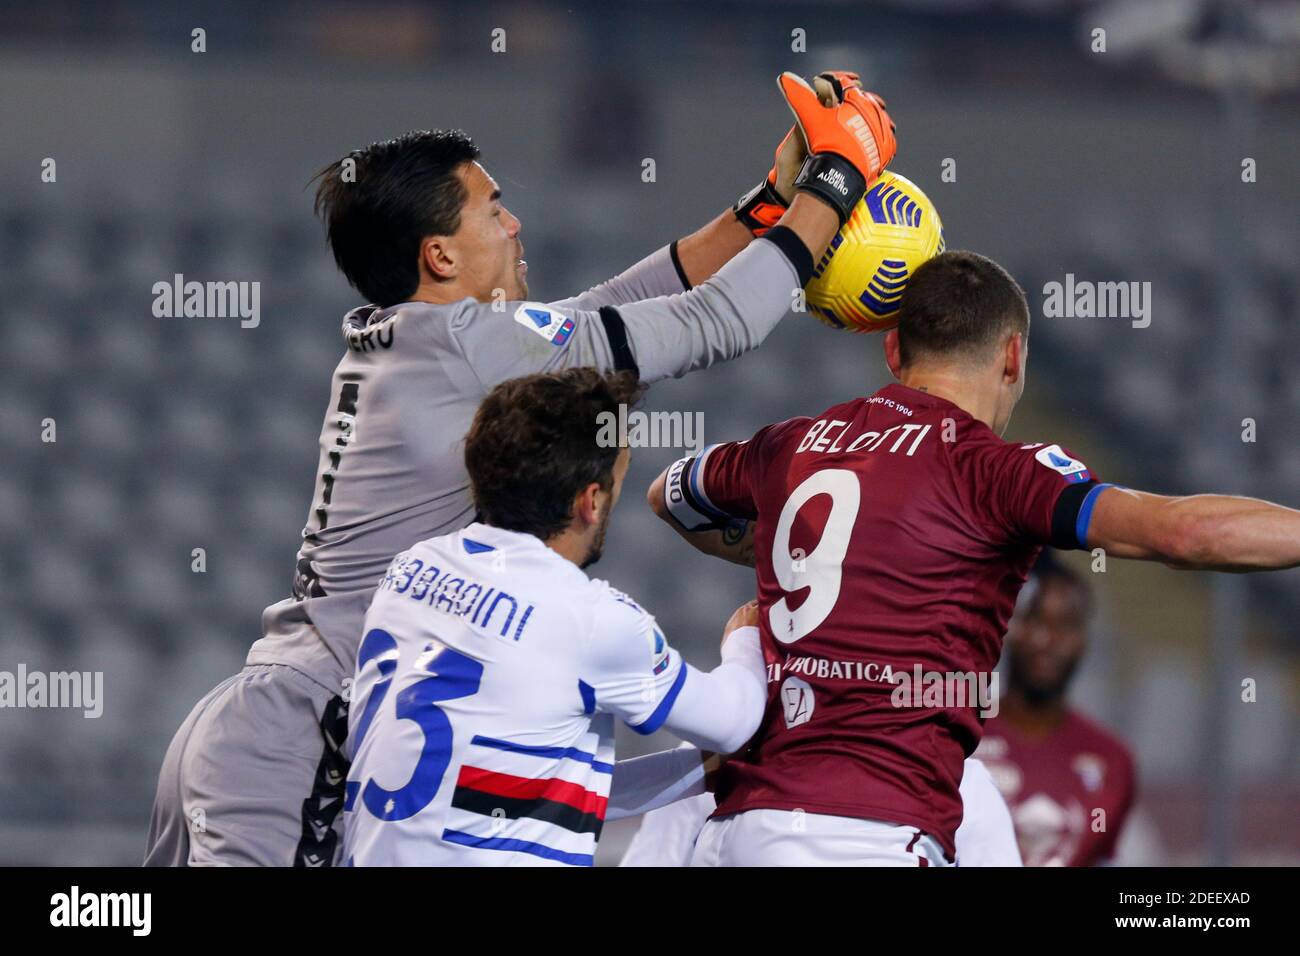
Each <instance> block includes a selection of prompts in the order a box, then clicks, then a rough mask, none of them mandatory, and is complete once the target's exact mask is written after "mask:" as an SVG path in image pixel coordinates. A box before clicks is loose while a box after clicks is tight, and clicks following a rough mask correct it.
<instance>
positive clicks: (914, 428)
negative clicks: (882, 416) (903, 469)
mask: <svg viewBox="0 0 1300 956" xmlns="http://www.w3.org/2000/svg"><path fill="white" fill-rule="evenodd" d="M849 424H850V423H849V422H842V421H840V420H839V419H838V418H832V419H830V420H827V419H825V418H819V419H817V421H815V422H813V423H812V425H810V426H809V428H808V431H807V432H806V433H805V434H804V436H803V439H802V440H801V441H800V442H799V447H798V448H796V449H795V454H796V455H797V454H800V453H802V452H805V451H812V452H818V453H820V454H827V455H833V454H836V453H838V452H845V453H848V452H855V451H876V450H877V449H879V448H881V447H882V446H883V445H884V444H885V442H886V441H888V439H889V437H890V436H891V435H893V434H894V433H895V432H897V433H898V435H897V437H896V438H894V441H893V443H892V444H891V445H890V446H889V452H890V453H891V454H893V453H894V452H897V451H898V450H899V449H901V448H903V447H904V446H906V451H905V452H904V454H906V455H907V456H908V457H909V458H910V457H911V456H912V455H914V454H916V449H917V448H918V447H920V444H921V441H922V440H923V439H924V438H925V436H926V435H927V434H929V432H930V428H931V426H930V425H917V424H906V425H890V426H889V427H888V428H886V429H885V430H884V431H881V432H877V431H870V432H863V433H862V434H860V435H857V436H855V437H854V438H853V440H852V441H847V442H846V441H845V432H846V431H847V430H848V427H849Z"/></svg>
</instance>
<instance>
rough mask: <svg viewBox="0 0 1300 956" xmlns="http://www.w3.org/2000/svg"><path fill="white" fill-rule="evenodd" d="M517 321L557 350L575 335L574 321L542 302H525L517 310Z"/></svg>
mask: <svg viewBox="0 0 1300 956" xmlns="http://www.w3.org/2000/svg"><path fill="white" fill-rule="evenodd" d="M515 321H516V322H518V323H519V324H520V325H522V326H523V327H524V328H526V329H531V330H532V331H533V332H536V333H537V334H538V335H540V336H541V337H542V338H544V339H546V341H548V342H550V343H551V344H552V345H554V346H556V347H557V348H558V347H559V346H561V345H563V344H564V343H565V342H567V341H569V336H571V335H572V334H573V319H571V318H569V317H568V316H567V315H565V314H564V313H562V312H559V311H558V310H556V309H552V308H550V307H549V306H545V305H542V303H540V302H525V303H524V304H523V305H521V306H520V307H519V308H517V309H515Z"/></svg>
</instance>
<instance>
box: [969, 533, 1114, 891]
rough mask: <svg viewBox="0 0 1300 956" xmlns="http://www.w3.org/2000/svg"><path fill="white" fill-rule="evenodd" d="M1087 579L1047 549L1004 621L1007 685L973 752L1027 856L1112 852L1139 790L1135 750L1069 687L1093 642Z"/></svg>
mask: <svg viewBox="0 0 1300 956" xmlns="http://www.w3.org/2000/svg"><path fill="white" fill-rule="evenodd" d="M1091 610H1092V594H1091V591H1090V589H1089V587H1088V585H1087V582H1086V581H1084V580H1083V579H1082V578H1080V577H1079V576H1078V575H1077V574H1075V573H1074V572H1073V571H1072V570H1070V569H1069V568H1068V567H1066V566H1065V565H1063V564H1061V563H1060V562H1058V561H1056V560H1055V559H1053V558H1052V556H1051V552H1050V551H1044V552H1043V555H1042V556H1041V557H1040V558H1039V559H1038V563H1037V564H1036V565H1034V570H1033V573H1032V574H1031V575H1030V577H1029V581H1028V582H1027V583H1026V585H1025V589H1024V590H1023V591H1021V592H1020V605H1019V608H1018V610H1017V611H1016V614H1015V616H1013V617H1012V619H1011V624H1010V626H1009V627H1008V628H1007V639H1006V640H1007V664H1006V668H1005V670H1006V675H1007V687H1006V692H1005V693H1004V694H1003V695H1002V699H1001V703H1000V705H999V709H998V713H997V716H995V717H992V718H990V719H989V720H988V721H986V722H985V724H984V737H983V739H981V740H980V745H979V749H978V750H977V751H976V753H977V755H978V756H979V757H980V758H981V759H982V760H984V762H985V763H986V765H987V766H988V768H989V772H990V773H991V774H992V775H993V782H994V783H996V784H997V786H998V789H999V790H1000V791H1001V792H1002V795H1003V796H1004V797H1005V798H1006V800H1007V803H1008V804H1009V805H1010V806H1011V817H1012V820H1013V821H1014V822H1015V827H1016V837H1017V839H1018V841H1019V843H1020V854H1021V856H1022V857H1023V858H1024V861H1025V865H1026V866H1092V865H1094V864H1097V863H1104V862H1107V861H1109V860H1110V859H1111V858H1112V857H1113V855H1114V853H1115V847H1116V845H1117V843H1118V841H1119V839H1120V834H1121V833H1122V832H1123V830H1124V825H1125V823H1126V822H1127V820H1128V815H1129V811H1130V809H1131V808H1132V806H1133V803H1134V800H1135V799H1136V788H1137V781H1136V775H1135V772H1134V767H1133V757H1132V755H1131V754H1130V753H1129V750H1128V748H1127V747H1126V746H1124V744H1123V742H1121V741H1120V740H1119V739H1118V738H1116V737H1115V736H1114V735H1113V734H1111V733H1109V732H1108V731H1106V730H1104V729H1102V728H1101V727H1100V726H1098V725H1097V724H1095V723H1093V722H1092V721H1091V720H1089V719H1088V718H1086V717H1084V716H1083V715H1082V714H1080V713H1079V712H1078V711H1077V710H1073V709H1072V708H1070V706H1069V704H1068V701H1067V697H1068V694H1069V689H1070V682H1071V680H1072V679H1073V678H1074V675H1075V672H1076V670H1077V669H1078V666H1079V663H1080V661H1081V660H1082V659H1083V654H1084V652H1085V651H1086V650H1087V646H1088V618H1089V615H1090V612H1091Z"/></svg>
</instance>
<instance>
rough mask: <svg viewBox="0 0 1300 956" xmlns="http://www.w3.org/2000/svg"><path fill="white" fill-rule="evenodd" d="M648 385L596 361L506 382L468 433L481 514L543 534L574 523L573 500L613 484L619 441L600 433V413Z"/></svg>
mask: <svg viewBox="0 0 1300 956" xmlns="http://www.w3.org/2000/svg"><path fill="white" fill-rule="evenodd" d="M643 392H644V387H643V386H642V385H641V384H640V383H639V382H638V381H637V379H636V376H635V375H633V374H631V373H630V372H614V373H610V374H603V373H601V372H598V371H596V370H595V369H592V368H575V369H565V370H564V371H560V372H545V373H541V374H538V375H526V376H524V377H523V378H515V379H511V380H509V381H507V382H502V383H501V384H500V385H498V386H497V387H496V388H494V389H492V391H491V392H489V393H488V396H487V397H486V398H485V399H483V403H482V404H481V405H479V408H478V411H477V412H476V413H475V415H474V422H473V424H472V425H471V426H470V429H469V434H468V435H466V436H465V467H466V468H467V469H468V470H469V480H470V487H471V490H472V491H473V494H474V504H475V506H476V507H477V508H478V513H479V520H481V521H484V522H486V523H487V524H490V525H493V526H494V527H497V528H505V529H506V530H508V531H522V532H526V533H528V534H532V535H536V536H537V537H538V538H541V539H542V540H543V541H545V540H547V539H548V538H551V537H553V536H554V535H556V534H559V533H560V532H561V531H563V530H564V529H565V528H567V527H568V526H569V522H570V520H571V519H572V517H573V499H574V497H575V496H576V495H577V494H578V492H579V491H581V490H582V489H583V488H586V487H587V486H588V485H590V484H591V483H593V482H595V483H597V484H599V485H600V486H601V487H602V488H604V489H606V490H608V489H609V488H611V487H613V483H614V462H615V461H616V460H617V459H618V453H619V448H618V447H617V446H611V447H608V448H603V447H601V446H600V444H598V442H597V440H596V436H597V432H598V430H599V429H598V419H597V416H598V415H600V414H601V413H602V412H610V413H613V414H615V415H617V414H618V407H619V405H626V406H629V407H630V406H632V405H635V404H636V402H637V401H638V400H639V399H640V398H641V395H642V394H643Z"/></svg>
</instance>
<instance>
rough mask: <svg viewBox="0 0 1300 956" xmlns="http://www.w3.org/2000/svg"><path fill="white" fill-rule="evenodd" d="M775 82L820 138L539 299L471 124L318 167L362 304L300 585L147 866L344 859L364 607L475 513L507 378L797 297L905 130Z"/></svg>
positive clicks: (601, 362) (193, 754)
mask: <svg viewBox="0 0 1300 956" xmlns="http://www.w3.org/2000/svg"><path fill="white" fill-rule="evenodd" d="M782 83H783V90H785V93H786V98H787V102H788V103H789V104H790V106H791V109H792V110H793V111H794V112H795V115H796V117H797V118H798V120H799V123H800V126H801V129H802V130H803V131H804V133H805V135H804V136H796V135H794V134H793V132H792V133H791V134H790V135H788V136H787V137H786V139H785V140H784V141H783V143H782V146H781V148H780V149H779V150H778V160H777V164H776V165H775V166H774V167H773V169H772V172H771V173H769V176H768V179H767V180H766V181H765V182H764V183H763V184H761V187H760V188H759V189H758V190H755V191H754V192H753V193H751V194H749V195H747V196H746V197H745V198H744V200H742V202H741V203H739V204H737V206H736V207H735V208H734V209H733V210H728V211H727V212H725V213H723V214H722V215H720V216H718V217H717V218H715V219H714V220H713V221H711V222H710V223H709V224H708V225H706V226H704V227H703V228H702V229H700V230H698V231H697V232H695V233H693V234H691V235H689V236H686V237H683V238H682V239H680V240H679V241H677V242H674V243H672V244H671V245H669V246H666V247H664V248H662V249H660V250H659V251H658V252H655V253H653V254H652V255H650V256H649V257H647V258H646V259H644V260H643V261H641V262H640V263H637V264H636V265H634V266H632V268H630V269H629V270H627V271H626V272H624V273H623V274H621V275H619V276H617V277H615V278H614V279H611V280H609V281H608V282H605V283H603V284H601V285H599V286H596V287H595V288H594V289H591V290H590V291H588V292H586V293H583V294H582V295H579V296H576V297H574V298H570V299H562V300H559V301H552V302H549V303H545V302H536V301H529V298H528V296H529V290H528V282H527V265H526V264H525V263H524V261H523V243H522V241H521V239H520V224H519V220H518V219H516V218H515V217H514V216H512V215H511V214H510V212H509V211H508V210H507V209H506V208H505V207H504V206H503V205H502V202H501V191H500V189H498V188H497V184H496V182H495V181H494V180H493V179H492V177H491V176H490V175H488V173H487V171H486V170H485V169H484V168H483V167H482V166H481V165H480V164H479V163H478V162H477V158H478V149H477V147H475V146H474V144H473V143H471V142H470V141H469V139H468V138H467V137H466V136H465V135H464V134H463V133H460V132H458V131H435V132H419V133H411V134H407V135H406V136H403V137H399V138H398V139H395V140H391V141H388V142H383V143H375V144H373V145H371V146H369V147H366V148H365V149H361V150H357V151H354V152H353V153H351V154H349V155H348V156H347V157H345V158H344V159H343V160H342V161H340V162H339V163H337V164H332V165H331V166H330V167H329V168H328V169H327V170H326V171H325V172H324V173H322V177H321V184H320V188H319V190H318V192H317V204H318V208H319V209H320V210H321V211H322V213H323V215H324V218H325V220H326V222H327V226H328V235H329V242H330V246H331V248H332V250H333V253H334V257H335V260H336V261H337V263H338V264H339V267H340V268H341V269H342V271H343V272H344V273H345V274H346V275H347V277H348V279H349V281H350V282H351V283H352V284H353V285H354V286H355V287H356V288H357V289H358V291H359V292H360V293H361V294H362V295H363V296H365V298H366V299H367V300H368V301H369V303H370V304H369V305H365V306H362V307H360V308H358V309H355V310H353V311H352V312H350V313H348V315H347V316H346V317H345V318H344V323H343V338H344V343H345V345H346V351H345V353H344V356H343V359H342V360H341V361H340V362H339V365H338V367H337V368H336V369H335V372H334V379H333V384H332V385H331V389H330V399H329V406H328V408H327V410H326V414H325V422H324V425H323V427H322V429H321V435H320V459H319V461H320V464H319V468H318V471H317V479H316V489H315V493H314V496H313V500H312V506H311V509H310V512H309V518H308V522H307V526H306V527H305V528H304V530H303V541H302V547H301V549H300V550H299V552H298V560H297V565H296V569H295V574H294V575H293V596H292V597H291V598H288V599H286V600H284V601H281V602H280V603H278V604H275V605H272V606H271V607H269V608H267V609H266V611H265V612H264V613H263V616H262V628H263V636H262V639H261V640H259V641H257V642H256V643H255V644H254V645H253V647H252V649H251V650H250V651H249V654H248V659H247V666H246V667H245V668H244V670H243V671H242V672H241V673H239V674H237V675H235V676H234V677H231V678H229V679H228V680H226V681H225V682H223V683H222V684H220V685H219V686H218V687H216V688H215V689H214V690H213V691H212V692H211V693H210V694H209V695H208V696H207V697H205V698H204V699H203V700H202V701H200V702H199V704H198V705H197V706H196V707H195V708H194V710H193V711H192V712H191V713H190V715H189V717H188V718H187V719H186V720H185V722H184V723H183V724H182V725H181V728H180V729H179V730H178V731H177V733H176V736H175V737H174V739H173V740H172V743H171V746H170V747H169V748H168V751H167V754H166V756H165V758H164V760H163V766H162V769H161V771H160V773H159V778H158V789H157V795H156V797H155V801H154V810H153V816H152V819H151V821H150V827H149V838H148V849H147V852H146V858H145V862H146V864H151V865H186V864H189V865H206V864H258V865H279V866H287V865H290V864H293V865H302V866H328V865H330V864H331V863H333V862H335V861H336V860H337V858H338V852H339V850H340V840H339V830H340V822H341V815H340V814H339V809H338V808H339V806H340V805H341V803H342V785H343V778H344V776H345V775H346V773H347V761H346V758H345V757H344V755H343V753H342V752H341V750H340V745H341V744H342V742H343V740H344V737H345V735H346V732H347V711H348V688H347V681H348V679H349V678H350V677H351V674H352V667H353V661H354V658H355V654H356V650H357V644H358V642H359V641H360V639H361V627H362V619H363V617H364V614H365V610H366V607H367V605H368V604H369V601H370V597H371V595H372V594H373V593H374V588H375V584H376V582H377V581H378V580H379V579H380V577H381V576H382V575H383V573H384V569H385V567H386V566H387V565H388V563H389V561H390V560H391V559H392V556H393V555H394V554H396V553H398V552H399V551H402V550H404V549H405V548H408V547H410V546H411V545H412V544H413V543H414V542H416V541H420V540H423V539H425V538H429V537H433V536H435V535H440V534H446V533H448V532H450V531H454V530H455V529H457V528H461V527H464V526H465V524H467V523H468V522H469V521H470V520H472V518H473V517H474V508H473V504H472V502H471V499H470V493H469V482H468V479H467V477H466V475H465V468H464V465H463V462H462V460H461V448H460V441H461V438H462V437H463V436H464V434H465V430H466V428H467V427H468V426H469V423H470V419H471V417H472V416H473V414H474V410H475V408H477V407H478V404H479V402H480V401H481V400H482V398H483V396H484V395H485V394H487V392H489V391H490V390H491V389H492V387H493V386H495V385H496V384H498V383H499V382H502V381H504V380H506V379H508V378H511V377H514V376H519V375H524V374H528V373H532V372H539V371H543V370H553V369H560V368H573V367H582V366H592V367H595V368H598V369H602V370H614V369H622V370H630V371H632V372H634V373H636V374H638V375H639V376H640V378H641V380H642V381H644V382H647V383H652V382H656V381H659V380H661V379H664V378H668V377H671V376H679V375H683V374H686V373H687V372H690V371H692V370H695V369H700V368H704V367H707V366H709V365H712V364H714V363H716V362H721V361H726V360H728V359H731V358H734V357H736V356H738V355H740V354H742V353H744V352H746V351H748V350H749V349H752V348H755V347H757V346H758V345H759V344H760V343H761V342H762V341H763V339H764V338H765V337H766V336H767V335H768V333H769V332H771V331H772V329H773V328H774V327H775V326H776V323H777V322H778V321H779V320H780V319H781V318H782V317H783V316H784V315H785V314H786V312H787V311H788V308H789V305H790V302H791V300H792V294H793V292H794V291H795V290H797V289H798V288H799V287H801V286H802V285H803V284H804V283H805V282H806V281H807V279H808V277H809V276H810V275H811V272H812V267H813V263H814V261H815V260H816V258H817V257H820V255H821V253H822V251H823V250H824V249H825V248H826V246H827V245H828V244H829V242H830V240H831V238H833V236H834V235H835V233H836V231H837V229H838V227H839V224H840V223H842V222H843V221H844V218H845V216H846V215H847V211H848V210H850V209H852V204H853V203H856V201H857V199H858V198H860V194H861V192H862V188H863V187H864V186H865V184H866V182H868V181H870V180H871V179H874V178H875V175H876V173H878V172H879V170H880V169H881V168H883V167H884V166H885V165H886V164H887V163H888V162H889V160H890V159H891V158H892V157H893V154H894V148H895V147H894V139H893V133H892V124H890V123H889V118H888V116H887V114H885V113H884V111H883V109H882V108H881V107H880V104H879V103H878V102H877V101H876V100H874V99H871V98H869V97H868V95H867V94H864V93H862V91H861V90H858V89H853V88H846V87H843V86H837V87H836V89H837V90H838V91H839V92H838V93H837V94H835V97H832V98H831V99H836V98H837V97H838V95H839V94H840V93H842V94H843V96H844V98H845V101H844V103H842V104H838V101H837V99H836V103H837V105H828V106H823V105H822V104H821V103H820V102H819V101H818V99H817V96H816V95H815V94H813V92H812V91H811V90H810V89H808V87H807V86H806V84H802V83H801V81H800V82H796V81H795V80H794V79H792V78H790V77H788V76H787V77H785V78H783V80H782ZM828 102H830V100H828ZM867 140H870V142H867ZM806 146H807V149H806ZM805 152H807V153H808V154H809V155H808V156H807V161H806V163H804V157H805ZM801 163H802V164H803V167H801ZM831 173H833V174H834V175H831ZM796 174H798V178H797V179H796ZM819 177H820V178H819ZM826 182H834V183H836V184H839V185H840V186H841V187H843V188H842V189H841V190H839V191H838V192H828V189H829V187H827V186H826V185H825V183H826ZM845 184H847V185H845ZM786 202H788V203H789V208H788V209H787V208H786V207H785V205H784V204H785V203H786ZM774 223H775V225H774ZM769 227H771V228H769ZM760 232H761V233H762V234H763V235H762V237H761V238H759V239H757V241H755V236H756V235H757V234H758V233H760Z"/></svg>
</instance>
